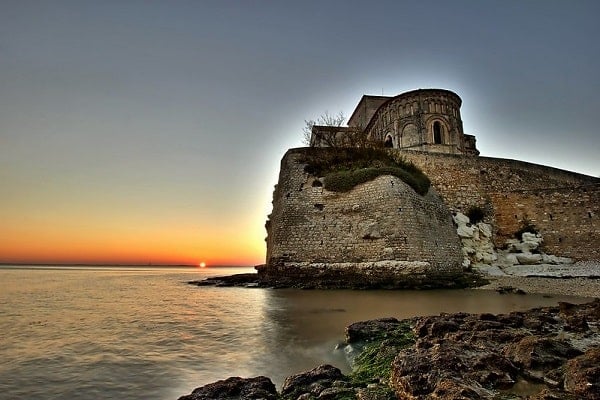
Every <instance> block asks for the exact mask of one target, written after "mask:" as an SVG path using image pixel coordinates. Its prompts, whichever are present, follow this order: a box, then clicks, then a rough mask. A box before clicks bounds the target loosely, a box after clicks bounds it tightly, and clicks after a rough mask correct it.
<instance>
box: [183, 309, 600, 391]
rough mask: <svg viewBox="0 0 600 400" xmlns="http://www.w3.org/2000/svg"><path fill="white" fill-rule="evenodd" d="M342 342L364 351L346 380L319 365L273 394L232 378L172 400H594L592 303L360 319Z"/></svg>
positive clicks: (597, 344)
mask: <svg viewBox="0 0 600 400" xmlns="http://www.w3.org/2000/svg"><path fill="white" fill-rule="evenodd" d="M346 339H347V343H348V345H349V346H352V347H353V348H358V349H361V351H362V352H361V353H360V355H359V356H358V357H356V358H355V359H354V371H353V372H352V373H351V374H350V375H348V376H344V375H342V374H341V373H340V371H339V370H338V369H337V368H335V367H332V366H329V365H322V366H319V367H317V368H315V369H313V370H311V371H307V372H304V373H301V374H297V375H293V376H291V377H288V378H287V379H286V380H285V383H284V385H283V387H282V391H281V393H280V394H277V393H276V392H275V389H274V388H273V389H272V390H271V389H270V388H271V385H272V383H271V381H270V380H268V379H267V378H264V377H259V378H250V379H241V378H230V379H228V380H225V381H219V382H216V383H213V384H210V385H206V386H204V387H202V388H199V389H196V390H195V391H194V392H193V393H192V394H191V395H190V396H184V397H181V398H180V399H181V400H199V399H208V398H212V399H232V400H233V399H242V400H243V399H251V398H252V399H261V398H262V399H266V400H270V399H285V400H287V399H293V400H307V399H338V400H342V399H344V400H347V399H359V400H390V399H431V400H433V399H503V400H504V399H506V400H508V399H530V400H553V399H567V400H576V399H577V400H579V399H591V400H594V399H596V400H598V399H600V300H599V299H596V300H595V301H593V302H591V303H588V304H582V305H575V304H569V303H560V304H559V306H557V307H544V308H536V309H532V310H529V311H526V312H512V313H510V314H499V315H494V314H467V313H456V314H441V315H439V316H430V317H417V318H412V319H409V320H403V321H399V320H396V319H394V318H383V319H378V320H372V321H364V322H358V323H354V324H352V325H350V326H349V327H348V328H347V330H346ZM257 380H258V381H257ZM257 382H258V383H257ZM269 384H270V385H269ZM249 393H250V394H249ZM194 396H196V397H194ZM201 396H205V397H201ZM206 396H208V397H206ZM211 396H212V397H211ZM244 396H246V397H244ZM248 396H255V397H248ZM269 396H271V397H269Z"/></svg>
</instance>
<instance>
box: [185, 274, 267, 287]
mask: <svg viewBox="0 0 600 400" xmlns="http://www.w3.org/2000/svg"><path fill="white" fill-rule="evenodd" d="M188 283H189V284H190V285H196V286H216V287H230V286H236V287H258V274H255V273H249V274H234V275H226V276H215V277H211V278H206V279H203V280H200V281H189V282H188Z"/></svg>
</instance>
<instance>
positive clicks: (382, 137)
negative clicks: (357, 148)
mask: <svg viewBox="0 0 600 400" xmlns="http://www.w3.org/2000/svg"><path fill="white" fill-rule="evenodd" d="M461 104H462V100H461V99H460V97H459V96H458V95H457V94H456V93H454V92H451V91H449V90H444V89H418V90H413V91H410V92H406V93H402V94H399V95H398V96H394V97H388V96H367V95H364V96H363V97H362V98H361V99H360V101H359V103H358V105H357V106H356V108H355V109H354V112H353V113H352V115H351V116H350V119H349V120H348V127H327V126H314V127H313V132H312V137H311V143H310V144H311V146H314V147H326V146H330V145H333V143H332V142H333V141H335V143H336V144H340V145H353V144H354V143H353V142H356V138H354V137H352V136H354V135H356V136H360V137H362V138H364V139H365V140H369V141H371V142H375V143H380V144H382V145H383V146H384V147H389V148H395V149H405V150H419V151H427V152H433V153H446V154H463V155H478V154H479V151H478V150H477V148H476V146H475V136H473V135H466V134H465V133H464V132H463V124H462V120H461V118H460V106H461ZM332 134H333V136H332Z"/></svg>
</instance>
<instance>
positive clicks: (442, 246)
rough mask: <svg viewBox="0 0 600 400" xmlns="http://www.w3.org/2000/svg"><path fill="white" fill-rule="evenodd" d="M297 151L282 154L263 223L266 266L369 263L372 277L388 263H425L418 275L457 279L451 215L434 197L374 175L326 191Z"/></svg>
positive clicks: (457, 253)
mask: <svg viewBox="0 0 600 400" xmlns="http://www.w3.org/2000/svg"><path fill="white" fill-rule="evenodd" d="M302 151H303V150H302V149H293V150H290V151H288V152H287V153H286V155H285V156H284V157H283V159H282V162H281V170H280V176H279V182H278V184H277V186H276V189H275V192H274V195H273V212H272V214H271V215H270V217H269V218H270V219H269V221H267V233H268V236H267V265H270V266H276V265H280V266H281V265H283V264H287V265H290V263H310V264H312V266H313V267H318V265H317V264H329V265H331V266H335V265H337V266H340V265H342V264H343V263H354V264H355V265H358V264H360V263H363V264H364V263H371V264H369V267H368V268H367V269H368V270H371V269H372V268H371V267H373V266H375V267H377V266H378V265H379V266H382V265H386V264H385V261H386V260H395V261H415V262H426V263H428V267H426V268H425V269H423V268H421V267H419V268H418V270H419V272H418V273H419V275H423V276H424V275H431V274H438V275H440V276H442V275H443V276H447V275H452V274H454V275H456V274H461V273H462V268H461V266H460V264H461V261H462V253H461V248H460V242H459V239H458V236H457V235H456V231H455V228H454V226H453V224H452V219H451V214H450V212H449V210H448V208H447V207H446V206H445V205H444V203H443V201H442V200H441V199H440V198H439V196H437V195H436V194H435V191H431V192H430V193H428V194H427V195H426V196H420V195H418V194H417V193H415V192H414V190H413V189H412V188H410V187H409V186H408V185H406V184H405V183H404V182H402V181H401V180H400V179H398V178H396V177H392V176H381V177H378V178H377V179H375V180H373V181H371V182H367V183H364V184H361V185H358V186H357V187H355V188H354V189H352V190H351V191H350V192H347V193H336V192H331V191H328V190H325V189H324V188H323V187H322V185H321V182H320V181H319V180H318V179H317V178H315V177H313V176H311V175H309V174H308V173H305V172H304V165H303V164H302V163H301V162H300V161H299V160H300V155H301V153H302ZM372 263H375V264H372ZM377 263H380V264H377ZM382 263H383V264H382ZM321 266H322V265H321ZM396 267H398V266H395V267H394V268H396ZM333 269H335V268H333ZM333 269H331V270H333ZM338 269H339V268H338ZM375 269H376V268H375ZM314 270H315V271H316V270H317V269H316V268H315V269H314ZM286 271H287V272H286V273H289V268H288V269H287V270H286Z"/></svg>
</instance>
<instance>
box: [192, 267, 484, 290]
mask: <svg viewBox="0 0 600 400" xmlns="http://www.w3.org/2000/svg"><path fill="white" fill-rule="evenodd" d="M398 263H403V262H398ZM407 263H409V264H410V262H407ZM363 264H364V263H363ZM412 264H419V262H413V263H412ZM420 264H426V263H420ZM404 267H406V265H403V264H402V265H400V267H398V266H397V265H396V266H394V268H391V267H381V266H373V265H370V264H368V265H366V266H365V265H361V264H360V263H357V264H352V263H348V265H344V267H343V268H342V267H339V266H338V268H333V267H331V266H325V265H320V264H319V265H311V266H304V267H301V266H287V267H283V266H278V267H273V266H271V267H267V266H265V265H258V266H256V267H255V268H256V270H257V271H258V273H248V274H235V275H227V276H217V277H210V278H206V279H203V280H199V281H190V282H188V283H189V284H191V285H196V286H216V287H232V286H234V287H252V288H295V289H391V290H396V289H440V288H444V289H460V288H466V287H476V286H482V285H484V284H487V283H488V281H486V280H485V279H483V278H482V277H481V276H480V275H478V274H475V273H468V272H465V273H462V274H459V275H457V274H443V273H439V274H437V275H435V276H433V275H431V274H426V273H415V272H414V271H413V272H412V273H406V274H405V273H402V270H403V269H404Z"/></svg>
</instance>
